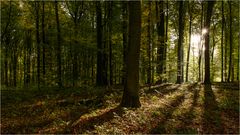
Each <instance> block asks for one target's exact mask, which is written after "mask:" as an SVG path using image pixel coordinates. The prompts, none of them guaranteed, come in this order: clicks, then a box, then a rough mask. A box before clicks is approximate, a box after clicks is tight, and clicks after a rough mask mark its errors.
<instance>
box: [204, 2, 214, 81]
mask: <svg viewBox="0 0 240 135" xmlns="http://www.w3.org/2000/svg"><path fill="white" fill-rule="evenodd" d="M213 7H214V1H208V4H207V12H206V20H205V24H204V26H205V29H207V30H208V32H207V33H206V34H205V53H204V54H205V78H204V84H210V83H211V81H210V57H209V41H210V40H209V33H210V22H211V16H212V10H213Z"/></svg>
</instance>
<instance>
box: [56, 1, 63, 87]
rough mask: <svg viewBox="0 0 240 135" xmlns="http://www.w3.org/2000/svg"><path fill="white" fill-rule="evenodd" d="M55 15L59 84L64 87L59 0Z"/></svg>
mask: <svg viewBox="0 0 240 135" xmlns="http://www.w3.org/2000/svg"><path fill="white" fill-rule="evenodd" d="M55 15H56V24H57V65H58V67H57V77H58V82H57V83H58V86H59V87H62V61H61V31H60V24H59V16H58V2H57V1H55Z"/></svg>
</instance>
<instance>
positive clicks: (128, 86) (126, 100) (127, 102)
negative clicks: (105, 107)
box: [121, 1, 141, 107]
mask: <svg viewBox="0 0 240 135" xmlns="http://www.w3.org/2000/svg"><path fill="white" fill-rule="evenodd" d="M129 7H130V8H129V42H128V49H127V50H128V52H127V56H126V57H127V63H126V66H127V70H126V73H127V74H126V75H127V76H126V82H125V84H124V92H123V97H122V102H121V106H123V107H140V106H141V104H140V101H139V55H140V41H141V2H140V1H129Z"/></svg>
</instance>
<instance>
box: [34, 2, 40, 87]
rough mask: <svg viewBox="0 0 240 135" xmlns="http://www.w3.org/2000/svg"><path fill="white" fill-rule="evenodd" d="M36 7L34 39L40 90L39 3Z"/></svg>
mask: <svg viewBox="0 0 240 135" xmlns="http://www.w3.org/2000/svg"><path fill="white" fill-rule="evenodd" d="M35 4H36V5H35V6H36V7H35V9H36V39H37V84H38V89H39V88H40V66H41V65H40V57H41V56H40V42H41V41H40V35H39V1H36V3H35Z"/></svg>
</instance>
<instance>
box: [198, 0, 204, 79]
mask: <svg viewBox="0 0 240 135" xmlns="http://www.w3.org/2000/svg"><path fill="white" fill-rule="evenodd" d="M201 5H202V11H201V34H202V32H203V27H202V26H203V15H204V14H203V3H202V4H201ZM202 37H203V36H202V35H201V41H200V42H201V43H200V46H199V48H200V49H199V59H198V82H200V81H201V80H202V79H201V78H202V77H201V62H202V50H203V43H202V40H203V38H202Z"/></svg>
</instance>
